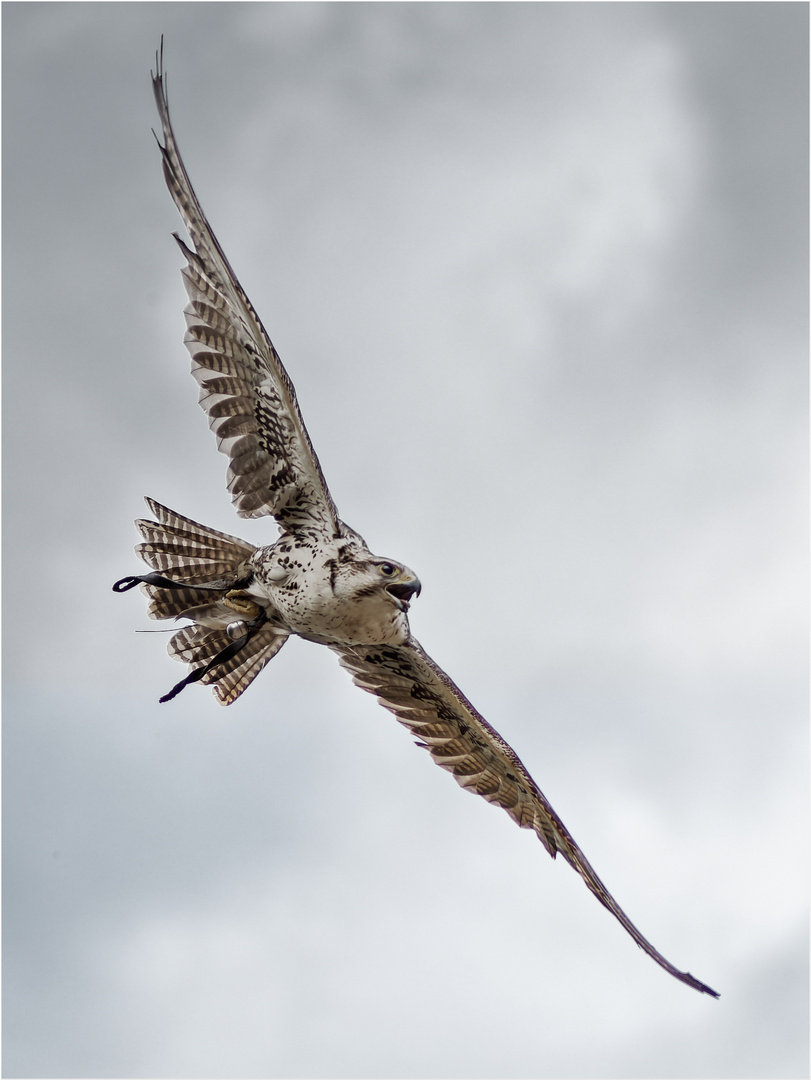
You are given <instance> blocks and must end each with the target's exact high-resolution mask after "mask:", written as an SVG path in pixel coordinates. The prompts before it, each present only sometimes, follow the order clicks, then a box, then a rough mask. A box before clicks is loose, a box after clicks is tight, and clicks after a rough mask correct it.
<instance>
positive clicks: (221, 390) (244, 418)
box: [152, 43, 343, 536]
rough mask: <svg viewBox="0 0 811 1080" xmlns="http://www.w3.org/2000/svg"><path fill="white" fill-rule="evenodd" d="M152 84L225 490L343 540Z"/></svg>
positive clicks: (157, 80) (291, 404)
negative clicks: (223, 457) (225, 462)
mask: <svg viewBox="0 0 811 1080" xmlns="http://www.w3.org/2000/svg"><path fill="white" fill-rule="evenodd" d="M162 49H163V45H162V43H161V55H160V57H159V58H158V61H157V74H156V75H153V76H152V86H153V89H154V91H155V101H156V102H157V106H158V112H159V114H160V119H161V127H162V130H163V139H164V145H163V146H160V142H159V143H158V145H159V146H160V150H161V154H162V157H163V173H164V176H165V178H166V183H167V186H168V188H169V191H170V193H171V195H172V198H173V199H174V201H175V204H176V206H177V208H178V210H179V211H180V215H181V217H182V218H183V222H184V224H185V226H186V228H187V229H188V231H189V236H190V237H191V240H192V243H193V245H194V251H192V250H190V249H189V247H188V246H187V245H186V244H185V243H184V242H183V241H182V240H181V239H180V237H179V236H178V235H177V234H175V239H176V240H177V242H178V244H179V245H180V248H181V250H182V251H183V254H184V255H185V257H186V259H187V260H188V266H187V267H186V268H185V269H184V270H183V271H182V274H183V280H184V284H185V286H186V292H187V293H188V296H189V303H188V305H187V307H186V308H185V311H184V314H185V316H186V323H187V327H188V329H187V331H186V336H185V339H184V341H185V344H186V347H187V348H188V350H189V352H190V354H191V358H192V374H193V375H194V377H195V378H196V379H197V382H198V383H199V385H200V405H201V406H202V407H203V409H204V410H205V411H206V413H207V414H208V420H209V425H210V427H211V429H212V431H213V432H214V434H215V435H216V437H217V445H218V446H219V448H220V450H221V451H222V452H223V453H225V454H227V455H228V457H229V459H230V464H229V467H228V490H229V491H230V492H231V496H232V499H233V502H234V506H235V507H236V511H237V513H238V514H239V515H240V516H241V517H263V516H265V515H268V514H271V515H272V516H273V517H275V518H276V520H277V521H278V522H279V524H280V525H282V526H283V527H284V528H286V529H292V530H296V529H302V528H310V529H312V528H315V529H316V530H318V531H319V532H321V533H324V534H327V535H329V536H335V535H336V534H339V533H340V532H342V531H343V530H342V526H341V523H340V521H339V520H338V512H337V510H336V508H335V504H334V503H333V501H332V498H331V496H330V493H329V491H328V490H327V485H326V482H325V480H324V476H323V473H322V472H321V466H320V465H319V463H318V458H317V457H316V454H315V451H314V450H313V446H312V443H311V442H310V437H309V435H308V434H307V429H306V428H305V426H304V421H303V420H302V418H301V413H300V411H299V407H298V402H297V401H296V392H295V390H294V389H293V384H292V382H291V381H290V378H289V376H288V374H287V372H286V371H285V369H284V367H283V366H282V362H281V360H280V359H279V357H278V354H277V353H276V350H275V349H274V348H273V344H272V343H271V340H270V338H269V337H268V335H267V333H266V332H265V329H264V327H263V326H262V323H261V322H260V320H259V317H258V316H257V314H256V312H255V311H254V309H253V305H252V304H251V302H250V300H249V299H248V297H247V296H246V295H245V292H244V290H243V289H242V286H241V285H240V284H239V282H238V281H237V278H236V275H235V274H234V272H233V270H232V269H231V267H230V265H229V263H228V260H227V259H226V257H225V255H224V254H223V251H222V248H221V247H220V245H219V243H218V242H217V238H216V237H215V235H214V233H213V232H212V230H211V226H210V225H209V223H208V221H207V220H206V216H205V214H204V213H203V210H202V208H201V206H200V203H199V202H198V200H197V196H196V195H195V193H194V189H193V188H192V185H191V181H190V180H189V176H188V173H187V172H186V168H185V166H184V164H183V160H182V158H181V157H180V152H179V151H178V148H177V143H176V141H175V137H174V133H173V131H172V123H171V120H170V119H169V106H168V104H167V98H166V78H165V76H164V73H163V56H162Z"/></svg>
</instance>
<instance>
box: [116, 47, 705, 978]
mask: <svg viewBox="0 0 811 1080" xmlns="http://www.w3.org/2000/svg"><path fill="white" fill-rule="evenodd" d="M153 87H154V92H155V100H156V102H157V106H158V112H159V115H160V120H161V128H162V133H163V140H164V141H163V145H161V144H160V143H159V146H160V150H161V155H162V159H163V171H164V176H165V178H166V183H167V185H168V187H169V191H170V193H171V195H172V198H173V199H174V201H175V204H176V205H177V208H178V210H179V211H180V214H181V217H182V218H183V222H184V224H185V226H186V228H187V230H188V233H189V236H190V237H191V240H192V244H193V250H192V249H191V248H189V247H188V245H187V244H186V243H185V242H184V241H183V240H182V239H180V237H178V236H177V235H176V236H175V239H176V240H177V242H178V244H179V246H180V249H181V251H182V252H183V255H184V256H185V258H186V261H187V265H186V267H185V268H184V269H183V271H182V275H183V280H184V284H185V287H186V292H187V294H188V297H189V302H188V304H187V306H186V308H185V315H186V325H187V330H186V336H185V339H184V340H185V344H186V347H187V349H188V351H189V353H190V355H191V362H192V364H191V366H192V374H193V375H194V378H195V379H196V380H197V383H198V385H199V388H200V396H199V400H200V405H201V406H202V408H203V409H204V410H205V412H206V413H207V415H208V420H209V424H210V426H211V429H212V431H213V432H214V434H215V436H216V439H217V445H218V447H219V449H220V450H221V451H222V452H223V453H224V454H225V455H226V456H227V457H228V461H229V465H228V490H229V491H230V492H231V496H232V499H233V502H234V506H235V508H236V511H237V513H238V514H239V515H240V516H241V517H263V516H272V517H273V518H275V520H276V522H277V524H278V526H279V528H280V536H279V538H278V540H277V541H276V542H275V543H273V544H270V545H267V546H264V547H256V546H255V545H253V544H249V543H246V542H245V541H244V540H240V539H238V538H237V537H234V536H230V535H228V534H226V533H221V532H218V531H216V530H214V529H209V528H207V527H206V526H204V525H200V524H199V523H198V522H195V521H192V520H191V519H190V518H185V517H182V516H181V515H180V514H177V513H175V512H173V511H171V510H168V509H167V508H166V507H165V506H161V504H160V503H157V502H155V501H154V500H152V499H147V505H148V507H149V509H150V512H151V513H152V518H151V519H143V520H139V521H137V522H136V526H137V528H138V531H139V533H140V535H141V538H142V541H143V542H142V543H141V544H139V545H138V547H137V548H136V552H137V553H138V555H139V556H140V557H141V559H143V561H144V562H145V563H146V564H147V566H148V567H149V568H150V570H151V573H149V574H144V575H135V576H131V577H127V578H122V579H121V580H120V581H118V582H116V584H115V586H114V588H115V590H116V591H118V592H125V591H127V590H129V589H130V588H133V587H134V586H136V585H140V586H141V589H142V591H143V592H144V593H145V594H146V596H147V598H148V601H149V606H148V612H149V616H150V618H153V619H184V620H186V623H185V625H183V626H182V627H181V628H180V629H179V630H178V631H177V632H176V633H175V634H174V635H173V637H172V639H171V641H170V643H169V652H170V654H171V655H172V656H173V657H175V659H177V660H180V661H181V662H182V663H185V664H187V665H188V666H189V673H188V675H187V676H186V678H185V679H183V680H182V681H181V682H180V683H178V684H177V685H176V686H175V687H174V688H173V689H172V690H171V691H170V692H169V693H168V694H166V695H165V696H164V698H162V699H161V700H162V701H163V700H169V699H170V698H172V697H174V696H175V695H176V694H177V693H179V692H180V691H181V690H182V689H183V687H184V686H186V685H187V684H189V683H192V682H202V683H205V684H207V685H210V686H211V688H212V690H213V691H214V694H215V695H216V697H217V699H218V701H220V703H221V704H223V705H229V704H230V703H231V702H233V701H235V700H236V699H237V698H238V697H239V696H240V694H242V693H243V692H244V691H245V689H246V688H247V687H248V686H249V685H250V683H251V682H252V681H253V680H254V679H255V678H256V676H257V675H258V674H259V672H260V671H261V670H262V668H263V667H264V666H265V664H267V663H268V662H269V661H270V660H271V659H272V658H273V657H274V656H275V655H276V653H277V652H278V651H279V649H281V647H282V645H284V643H285V641H286V640H287V638H288V637H289V636H290V635H291V634H296V635H298V636H300V637H303V638H306V639H308V640H310V641H314V642H318V643H320V644H324V645H327V646H328V647H329V648H330V649H332V650H333V651H334V652H335V653H337V655H338V658H339V660H340V663H341V664H342V665H343V666H344V667H345V668H346V669H347V670H348V671H349V672H350V674H351V676H352V678H353V679H354V681H355V683H356V684H357V685H358V686H359V687H361V688H362V689H363V690H366V691H368V692H369V693H371V694H374V695H375V696H376V697H377V698H378V700H379V701H380V703H381V704H382V705H383V706H385V708H387V709H389V710H390V711H391V712H392V713H394V715H395V716H396V718H397V719H398V720H399V721H400V722H401V723H402V724H403V725H404V726H405V727H406V728H408V730H409V731H410V732H411V733H412V734H413V735H414V736H415V738H416V740H417V745H418V746H421V747H423V748H425V749H427V750H428V752H429V753H430V755H431V757H432V758H433V759H434V761H436V762H437V764H438V765H440V766H442V768H443V769H446V770H448V771H449V772H450V773H451V774H452V776H453V777H454V779H455V780H456V781H457V783H459V784H460V785H461V786H462V787H463V788H465V789H466V790H468V791H472V792H474V793H475V794H478V795H481V796H482V798H484V799H486V800H487V801H488V802H491V803H494V804H495V805H497V806H500V807H502V808H503V809H504V810H506V812H507V813H508V814H509V815H510V817H511V818H512V819H513V820H514V821H515V822H516V823H517V824H518V825H519V826H520V827H521V828H524V829H531V830H532V831H534V832H535V834H536V835H537V837H538V839H539V840H540V841H541V843H542V844H543V845H544V847H545V848H546V850H547V851H548V852H549V854H550V855H551V856H552V857H553V858H554V857H555V855H556V854H557V853H558V852H560V853H561V854H562V855H563V857H564V859H565V860H566V861H567V862H568V863H569V864H570V865H571V866H572V867H573V868H574V869H575V870H576V871H577V872H578V873H579V874H580V875H581V877H582V878H583V880H584V881H585V883H586V885H587V886H588V887H589V889H590V890H591V891H592V892H593V893H594V895H595V896H596V897H597V899H598V900H599V901H600V903H601V904H603V905H604V906H605V907H607V908H608V910H609V911H610V912H611V913H612V914H613V915H614V916H615V917H616V918H617V919H618V920H619V922H620V923H621V924H622V926H623V927H624V928H625V929H626V930H627V931H628V933H629V934H630V935H631V937H632V938H633V939H634V941H635V942H636V943H637V945H639V947H640V948H641V949H643V950H644V951H645V952H646V953H647V954H648V955H649V956H650V957H652V958H653V959H654V960H655V961H656V963H658V964H660V965H661V966H662V967H663V968H664V969H665V970H666V971H668V972H669V973H670V974H671V975H673V976H674V977H675V978H677V979H679V980H681V981H682V982H684V983H686V984H687V985H688V986H692V987H693V988H694V989H696V990H699V991H701V992H703V993H706V994H711V995H713V996H716V997H717V994H716V993H715V991H714V990H712V989H711V988H710V987H709V986H706V985H705V984H704V983H702V982H700V981H699V980H698V979H695V978H694V977H693V976H692V975H690V974H689V973H687V972H682V971H679V970H678V969H677V968H675V967H674V966H673V965H672V964H671V963H670V962H669V961H667V960H666V959H665V958H664V957H663V956H662V955H661V954H660V953H659V952H657V950H656V949H654V947H653V946H652V945H651V944H650V942H649V941H647V939H646V938H644V937H643V936H642V935H641V934H640V932H639V931H638V930H637V929H636V927H635V926H634V925H633V923H632V922H631V921H630V920H629V919H628V917H627V916H626V915H625V913H624V912H623V911H622V909H621V908H620V907H619V905H618V904H617V902H616V901H615V900H614V898H613V897H612V896H611V894H610V893H609V892H608V890H607V889H606V888H605V886H604V885H603V883H602V882H601V881H600V879H599V878H598V877H597V875H596V874H595V872H594V870H593V869H592V867H591V866H590V864H589V862H588V860H587V859H586V857H585V855H584V854H583V852H582V851H581V850H580V848H579V847H578V846H577V844H576V843H575V841H574V840H573V839H572V837H571V835H570V834H569V832H568V831H567V829H566V827H565V826H564V824H563V822H562V821H561V820H560V818H559V817H558V816H557V814H556V813H555V811H554V810H553V809H552V807H551V806H550V805H549V803H548V802H547V800H546V798H545V796H544V795H543V793H542V792H541V790H540V789H539V787H538V786H537V784H536V783H535V781H534V780H533V779H532V777H531V776H530V775H529V773H528V771H527V770H526V768H525V767H524V765H523V764H522V762H521V761H520V759H519V758H518V756H517V755H516V753H515V752H514V751H513V749H512V748H511V747H510V746H508V744H507V743H506V742H505V741H504V740H503V739H502V738H501V736H500V735H499V734H498V732H497V731H495V730H494V729H493V728H492V727H491V726H490V725H489V724H488V723H487V721H486V720H485V719H484V718H483V717H482V716H481V715H480V714H479V713H478V712H477V711H476V709H474V707H473V706H472V705H471V704H470V702H469V701H468V700H467V698H465V696H464V695H463V694H462V692H461V691H460V690H459V688H458V687H457V686H456V685H455V684H454V683H453V682H452V681H451V679H449V678H448V676H447V675H446V674H445V673H444V672H443V671H442V670H441V669H440V668H439V667H437V665H436V664H435V663H434V662H433V660H431V658H430V657H429V656H428V655H427V654H426V653H425V652H424V650H423V649H422V647H421V646H420V644H419V643H418V642H417V641H416V639H415V638H414V637H413V636H412V634H411V631H410V628H409V623H408V609H409V604H410V602H411V600H412V599H413V598H414V597H415V596H416V595H418V594H419V591H420V583H419V581H418V579H417V576H416V574H414V573H413V571H411V570H409V569H408V567H407V566H404V565H403V564H402V563H400V562H397V561H395V560H394V559H390V558H384V557H381V556H376V555H373V554H372V553H371V552H370V551H369V549H368V547H367V546H366V544H365V542H364V541H363V539H362V537H360V536H359V535H358V534H357V533H356V532H355V531H354V530H352V529H350V528H349V527H348V526H347V525H345V524H344V522H342V521H341V520H340V518H339V517H338V512H337V510H336V507H335V504H334V502H333V500H332V497H331V496H330V494H329V491H328V489H327V485H326V482H325V480H324V475H323V473H322V471H321V466H320V465H319V463H318V458H317V457H316V454H315V451H314V450H313V447H312V444H311V442H310V438H309V436H308V434H307V430H306V428H305V426H304V421H303V420H302V417H301V413H300V410H299V407H298V403H297V401H296V394H295V390H294V389H293V384H292V382H291V381H290V378H289V376H288V375H287V372H286V371H285V369H284V367H283V366H282V363H281V360H280V359H279V356H278V354H277V353H276V350H275V349H274V347H273V345H272V343H271V341H270V338H269V337H268V335H267V333H266V332H265V329H264V327H263V326H262V323H261V322H260V320H259V317H258V316H257V314H256V312H255V311H254V308H253V306H252V304H251V302H250V301H249V300H248V297H247V296H246V295H245V293H244V291H243V289H242V288H241V286H240V284H239V282H238V281H237V278H236V276H235V274H234V272H233V270H232V269H231V267H230V265H229V263H228V260H227V259H226V257H225V255H224V254H223V251H222V249H221V248H220V245H219V243H218V242H217V240H216V238H215V236H214V233H213V232H212V230H211V228H210V226H209V224H208V221H207V220H206V217H205V215H204V213H203V211H202V208H201V207H200V204H199V202H198V201H197V197H196V195H195V193H194V190H193V188H192V186H191V182H190V180H189V177H188V174H187V173H186V169H185V166H184V165H183V161H182V159H181V157H180V153H179V151H178V148H177V144H176V142H175V137H174V134H173V131H172V125H171V121H170V119H169V108H168V105H167V99H166V81H165V77H164V74H163V70H162V58H161V59H160V60H159V63H158V72H157V75H155V76H153Z"/></svg>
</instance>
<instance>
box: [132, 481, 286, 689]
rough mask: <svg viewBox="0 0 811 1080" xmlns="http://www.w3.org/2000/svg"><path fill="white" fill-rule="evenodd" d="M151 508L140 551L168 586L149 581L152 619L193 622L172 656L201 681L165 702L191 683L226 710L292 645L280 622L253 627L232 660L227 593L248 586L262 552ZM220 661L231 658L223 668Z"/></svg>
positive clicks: (177, 637) (175, 640) (173, 644)
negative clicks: (210, 692)
mask: <svg viewBox="0 0 811 1080" xmlns="http://www.w3.org/2000/svg"><path fill="white" fill-rule="evenodd" d="M146 504H147V506H148V507H149V509H150V510H151V512H152V513H153V514H154V515H155V520H154V521H152V520H148V519H146V518H143V519H139V520H138V521H136V523H135V524H136V527H137V529H138V532H139V533H140V535H141V539H142V540H143V543H141V544H138V546H137V547H136V548H135V551H136V553H137V554H138V555H139V556H140V558H141V559H143V561H144V562H145V563H146V564H147V566H149V567H150V568H151V569H152V570H154V571H156V572H157V573H158V574H160V575H161V576H162V577H163V578H168V579H169V581H165V582H164V584H162V585H153V584H150V583H148V582H143V581H142V584H141V591H142V592H143V593H144V595H145V596H146V597H147V599H148V600H149V608H148V613H149V617H150V618H151V619H180V618H188V619H190V620H192V621H191V625H189V626H184V627H182V628H181V629H179V630H178V631H177V633H176V634H174V635H173V636H172V639H171V641H170V642H169V646H168V649H169V655H170V656H172V657H173V658H174V659H175V660H180V661H181V663H184V664H188V665H189V667H190V669H191V673H192V674H193V675H194V676H195V677H194V678H192V679H188V678H187V679H186V680H184V681H183V683H180V684H178V686H177V687H175V690H174V691H173V692H172V694H170V695H167V698H166V699H162V700H167V699H169V698H171V697H173V696H174V695H175V694H176V693H177V692H178V691H179V689H181V688H182V686H183V685H184V684H185V683H187V682H189V681H192V682H197V681H199V682H202V683H205V684H207V685H209V686H211V688H212V690H213V691H214V694H215V696H216V698H217V700H218V701H219V702H220V704H222V705H230V704H231V702H232V701H236V699H237V698H238V697H239V696H240V694H241V693H242V692H243V691H244V690H245V689H246V687H248V686H249V685H250V683H251V682H253V680H254V679H255V678H256V676H257V675H258V674H259V672H260V671H261V670H262V668H263V667H264V666H265V664H266V663H267V662H268V661H269V660H271V659H272V658H273V657H274V656H275V655H276V653H277V652H278V651H279V649H280V648H281V647H282V645H284V643H285V641H286V640H287V638H288V632H287V631H286V630H285V629H284V628H283V627H281V626H279V625H276V624H275V623H274V622H273V621H264V622H261V621H260V623H259V625H256V624H255V623H254V624H246V625H249V626H251V627H252V629H251V630H250V634H248V635H247V640H246V642H245V644H244V645H242V646H240V647H239V648H238V651H237V652H236V653H233V654H232V655H229V653H231V650H233V648H234V639H232V638H231V637H229V635H228V632H227V630H226V626H227V625H228V624H229V623H230V622H233V621H235V620H238V619H239V616H238V615H237V613H236V611H235V610H234V609H233V607H229V605H228V600H227V597H226V594H227V593H228V592H229V591H231V590H234V589H240V588H244V587H245V586H246V584H247V582H248V580H249V578H250V576H251V568H250V565H249V560H250V558H251V556H252V555H253V554H254V552H255V551H256V550H257V549H256V547H255V545H254V544H249V543H247V541H245V540H240V539H239V537H236V536H230V535H229V534H228V533H223V532H219V531H218V530H216V529H210V528H208V526H206V525H201V524H200V523H199V522H198V521H193V520H192V519H191V518H187V517H183V516H182V515H181V514H177V513H175V511H174V510H170V509H169V508H168V507H166V506H163V505H162V504H161V503H159V502H156V501H155V500H154V499H147V500H146ZM173 581H176V582H177V583H178V584H177V586H176V587H175V588H172V587H170V585H169V582H173ZM257 610H258V609H257ZM269 614H270V613H268V612H265V613H264V614H263V615H261V616H260V617H259V618H260V620H262V619H264V620H267V619H268V617H269ZM219 654H224V655H225V657H226V658H225V659H223V660H222V661H217V656H218V655H219ZM209 665H210V668H209ZM204 668H205V669H207V670H203V669H204Z"/></svg>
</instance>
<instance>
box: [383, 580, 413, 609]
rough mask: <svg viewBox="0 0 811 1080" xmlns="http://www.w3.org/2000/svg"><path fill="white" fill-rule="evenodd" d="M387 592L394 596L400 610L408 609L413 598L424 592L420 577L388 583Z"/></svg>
mask: <svg viewBox="0 0 811 1080" xmlns="http://www.w3.org/2000/svg"><path fill="white" fill-rule="evenodd" d="M386 592H387V593H388V594H389V596H393V597H394V599H395V601H396V603H397V607H398V608H399V609H400V611H408V605H409V603H410V602H411V600H413V598H414V597H415V596H419V595H420V593H421V592H422V585H421V584H420V581H419V578H411V580H410V581H402V582H401V581H398V582H394V583H393V584H391V585H387V586H386Z"/></svg>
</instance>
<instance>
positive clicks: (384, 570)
mask: <svg viewBox="0 0 811 1080" xmlns="http://www.w3.org/2000/svg"><path fill="white" fill-rule="evenodd" d="M378 566H379V567H380V573H381V574H385V575H386V577H391V576H392V574H396V573H397V567H396V566H394V565H393V564H392V563H390V562H382V563H378Z"/></svg>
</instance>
